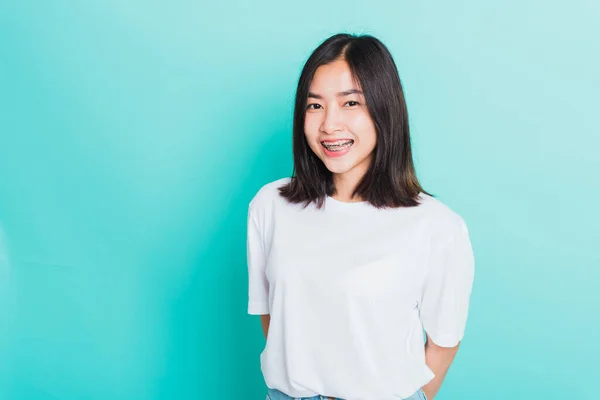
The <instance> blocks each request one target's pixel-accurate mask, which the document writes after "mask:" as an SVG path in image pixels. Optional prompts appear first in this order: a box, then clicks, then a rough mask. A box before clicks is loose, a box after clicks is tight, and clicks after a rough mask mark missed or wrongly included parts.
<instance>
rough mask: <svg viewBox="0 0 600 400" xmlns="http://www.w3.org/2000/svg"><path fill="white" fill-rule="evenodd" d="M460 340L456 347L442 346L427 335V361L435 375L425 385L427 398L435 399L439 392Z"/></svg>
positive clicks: (428, 399) (424, 389)
mask: <svg viewBox="0 0 600 400" xmlns="http://www.w3.org/2000/svg"><path fill="white" fill-rule="evenodd" d="M459 346H460V342H459V343H458V344H457V345H456V346H454V347H441V346H438V345H437V344H435V343H433V340H431V338H430V337H429V335H427V342H426V343H425V363H426V364H427V366H428V367H429V369H431V370H432V371H433V373H434V374H435V377H434V378H433V379H432V380H431V381H429V383H427V384H426V385H425V386H423V392H425V396H427V400H433V398H434V397H435V395H436V394H437V392H438V391H439V390H440V387H441V386H442V382H443V381H444V378H445V377H446V373H447V372H448V369H449V368H450V364H452V361H454V356H456V352H457V351H458V347H459Z"/></svg>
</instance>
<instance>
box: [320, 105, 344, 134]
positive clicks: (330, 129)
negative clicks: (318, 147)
mask: <svg viewBox="0 0 600 400" xmlns="http://www.w3.org/2000/svg"><path fill="white" fill-rule="evenodd" d="M343 129H344V124H343V121H342V116H341V111H340V110H338V109H337V108H336V107H329V108H328V110H327V111H325V116H324V117H323V122H322V124H321V131H322V132H325V133H327V134H332V133H334V132H335V131H341V130H343Z"/></svg>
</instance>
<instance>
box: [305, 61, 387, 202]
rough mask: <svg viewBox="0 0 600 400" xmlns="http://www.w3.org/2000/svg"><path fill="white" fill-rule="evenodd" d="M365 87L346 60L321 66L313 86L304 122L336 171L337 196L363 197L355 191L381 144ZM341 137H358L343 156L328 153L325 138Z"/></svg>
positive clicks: (314, 148)
mask: <svg viewBox="0 0 600 400" xmlns="http://www.w3.org/2000/svg"><path fill="white" fill-rule="evenodd" d="M361 90H362V89H361V88H360V86H359V85H358V83H357V82H354V81H353V79H352V74H351V72H350V69H349V67H348V64H347V63H346V62H345V61H344V60H337V61H334V62H332V63H330V64H326V65H322V66H320V67H319V68H318V69H317V71H316V72H315V75H314V77H313V80H312V82H311V85H310V88H309V95H308V101H307V109H306V118H305V122H304V133H305V135H306V141H307V143H308V145H309V146H310V148H311V149H312V151H313V152H314V153H315V154H316V155H317V157H319V158H320V159H321V161H323V163H324V164H325V166H326V167H327V169H328V170H329V171H331V172H332V173H333V182H334V184H335V188H336V194H335V195H334V196H333V197H334V198H335V199H337V200H340V201H346V202H353V201H362V199H356V198H354V199H353V198H351V195H352V191H353V189H354V187H355V186H356V184H358V182H359V181H360V179H361V178H362V176H363V175H364V174H365V172H366V171H367V170H368V168H369V166H370V164H371V161H372V159H373V150H374V149H375V145H376V144H377V131H376V129H375V125H374V124H373V120H372V119H371V116H370V114H369V111H368V109H367V105H366V102H365V98H364V96H363V94H362V91H361ZM352 91H357V93H349V92H352ZM341 138H347V139H352V140H354V144H353V145H352V147H351V148H350V151H349V152H348V153H346V154H345V155H343V156H341V157H330V156H328V155H327V154H326V152H325V149H324V148H323V145H322V144H321V142H322V141H324V140H335V139H341Z"/></svg>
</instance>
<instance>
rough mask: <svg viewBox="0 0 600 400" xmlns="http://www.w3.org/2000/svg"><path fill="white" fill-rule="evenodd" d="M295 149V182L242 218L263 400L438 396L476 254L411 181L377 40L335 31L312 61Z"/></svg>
mask: <svg viewBox="0 0 600 400" xmlns="http://www.w3.org/2000/svg"><path fill="white" fill-rule="evenodd" d="M293 153H294V173H293V174H292V175H293V176H292V177H291V178H282V179H278V180H276V181H274V182H270V183H268V184H266V185H264V186H263V187H262V188H261V189H260V190H259V191H258V193H256V195H255V196H254V198H253V199H252V201H251V202H250V205H249V210H248V241H247V256H248V273H249V301H248V313H249V314H255V315H261V319H262V324H263V331H264V334H265V337H266V338H267V343H266V346H265V349H264V351H263V352H262V353H261V356H260V359H261V369H262V372H263V375H264V379H265V382H266V384H267V386H268V394H267V399H270V400H284V399H313V400H317V399H325V398H329V399H348V400H398V399H411V400H416V399H421V400H423V399H429V400H432V399H433V398H434V396H435V394H436V393H437V392H438V390H439V388H440V386H441V384H442V380H443V379H444V377H445V375H446V372H447V371H448V368H449V367H450V364H451V362H452V361H453V359H454V356H455V354H456V351H457V349H458V346H459V343H460V341H461V339H462V338H463V335H464V329H465V325H466V320H467V312H468V306H469V299H470V293H471V288H472V283H473V275H474V258H473V252H472V248H471V243H470V240H469V234H468V231H467V227H466V225H465V222H464V220H463V219H462V217H461V216H459V215H458V214H457V213H456V212H454V211H452V210H451V209H450V208H449V207H448V206H446V205H444V204H443V203H442V202H440V201H439V200H437V199H435V198H434V197H433V195H431V194H429V193H428V192H425V191H424V190H423V189H422V188H421V185H420V184H419V182H418V180H417V176H416V173H415V168H414V165H413V160H412V153H411V146H410V135H409V126H408V115H407V110H406V104H405V101H404V95H403V91H402V86H401V83H400V78H399V76H398V72H397V69H396V65H395V63H394V61H393V59H392V56H391V55H390V53H389V51H388V49H387V48H386V47H385V46H384V45H383V44H382V43H381V42H380V41H379V40H378V39H376V38H374V37H372V36H369V35H363V36H354V35H348V34H338V35H334V36H332V37H330V38H329V39H327V40H326V41H325V42H323V43H322V44H321V45H320V46H319V47H318V48H317V49H316V50H315V51H314V52H313V53H312V55H311V56H310V58H309V59H308V61H307V62H306V65H305V66H304V68H303V70H302V74H301V76H300V81H299V83H298V88H297V93H296V103H295V110H294V127H293ZM423 329H424V330H425V332H426V335H425V337H424V335H423ZM425 340H426V343H425Z"/></svg>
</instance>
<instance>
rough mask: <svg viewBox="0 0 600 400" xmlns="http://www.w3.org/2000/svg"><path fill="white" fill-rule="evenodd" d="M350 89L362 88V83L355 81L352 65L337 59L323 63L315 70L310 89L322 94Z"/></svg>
mask: <svg viewBox="0 0 600 400" xmlns="http://www.w3.org/2000/svg"><path fill="white" fill-rule="evenodd" d="M349 89H360V85H359V83H358V82H355V81H354V78H353V77H352V72H351V71H350V67H349V66H348V63H346V61H344V60H336V61H333V62H331V63H329V64H325V65H321V66H320V67H319V68H317V70H316V71H315V75H314V76H313V79H312V82H311V83H310V91H311V92H316V93H319V94H321V95H328V94H334V93H337V92H340V91H344V90H349Z"/></svg>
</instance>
